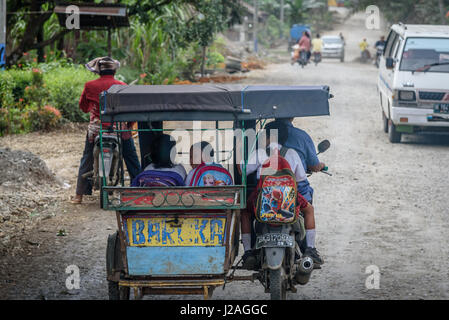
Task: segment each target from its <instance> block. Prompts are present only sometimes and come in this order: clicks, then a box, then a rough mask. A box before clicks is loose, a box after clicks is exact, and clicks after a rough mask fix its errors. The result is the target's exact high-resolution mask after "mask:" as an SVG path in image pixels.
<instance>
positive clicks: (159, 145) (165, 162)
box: [150, 134, 176, 168]
mask: <svg viewBox="0 0 449 320" xmlns="http://www.w3.org/2000/svg"><path fill="white" fill-rule="evenodd" d="M171 139H172V137H171V136H170V135H168V134H161V135H158V136H156V138H155V140H154V141H153V143H152V144H151V152H150V153H151V161H152V163H153V164H154V167H155V168H172V167H173V166H174V165H175V164H174V163H173V162H172V160H171V150H172V148H173V147H174V146H175V145H176V142H175V141H173V140H171Z"/></svg>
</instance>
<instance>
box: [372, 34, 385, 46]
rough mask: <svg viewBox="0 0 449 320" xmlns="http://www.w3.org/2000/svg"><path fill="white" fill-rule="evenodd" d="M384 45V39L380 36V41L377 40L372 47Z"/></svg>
mask: <svg viewBox="0 0 449 320" xmlns="http://www.w3.org/2000/svg"><path fill="white" fill-rule="evenodd" d="M385 43H386V41H385V37H384V36H381V37H380V40H377V41H376V44H375V45H374V47H377V46H385Z"/></svg>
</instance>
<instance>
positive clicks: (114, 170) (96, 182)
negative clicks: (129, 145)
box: [83, 132, 123, 190]
mask: <svg viewBox="0 0 449 320" xmlns="http://www.w3.org/2000/svg"><path fill="white" fill-rule="evenodd" d="M120 146H121V138H120V136H118V135H117V134H115V133H107V132H106V133H103V139H102V145H101V144H100V136H99V135H98V136H97V137H96V138H95V140H94V149H93V158H94V164H93V170H92V171H90V172H87V173H85V174H84V175H83V178H86V179H89V180H90V181H91V182H92V187H93V189H94V190H99V189H101V185H102V182H101V180H102V179H103V177H105V178H106V185H108V186H116V185H117V184H118V183H119V181H120V177H121V171H122V170H123V161H122V160H123V156H122V153H121V152H120ZM102 148H103V161H102V159H101V150H102Z"/></svg>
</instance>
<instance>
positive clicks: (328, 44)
mask: <svg viewBox="0 0 449 320" xmlns="http://www.w3.org/2000/svg"><path fill="white" fill-rule="evenodd" d="M321 40H323V47H322V50H321V57H322V58H334V59H340V61H341V62H343V61H345V44H344V41H343V40H342V39H341V38H340V37H339V36H323V37H322V38H321Z"/></svg>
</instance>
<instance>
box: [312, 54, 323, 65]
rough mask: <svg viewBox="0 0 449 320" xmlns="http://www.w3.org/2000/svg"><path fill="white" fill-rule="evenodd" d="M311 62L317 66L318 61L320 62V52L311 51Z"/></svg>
mask: <svg viewBox="0 0 449 320" xmlns="http://www.w3.org/2000/svg"><path fill="white" fill-rule="evenodd" d="M313 62H314V63H315V66H317V65H318V63H320V62H321V52H314V53H313Z"/></svg>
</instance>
